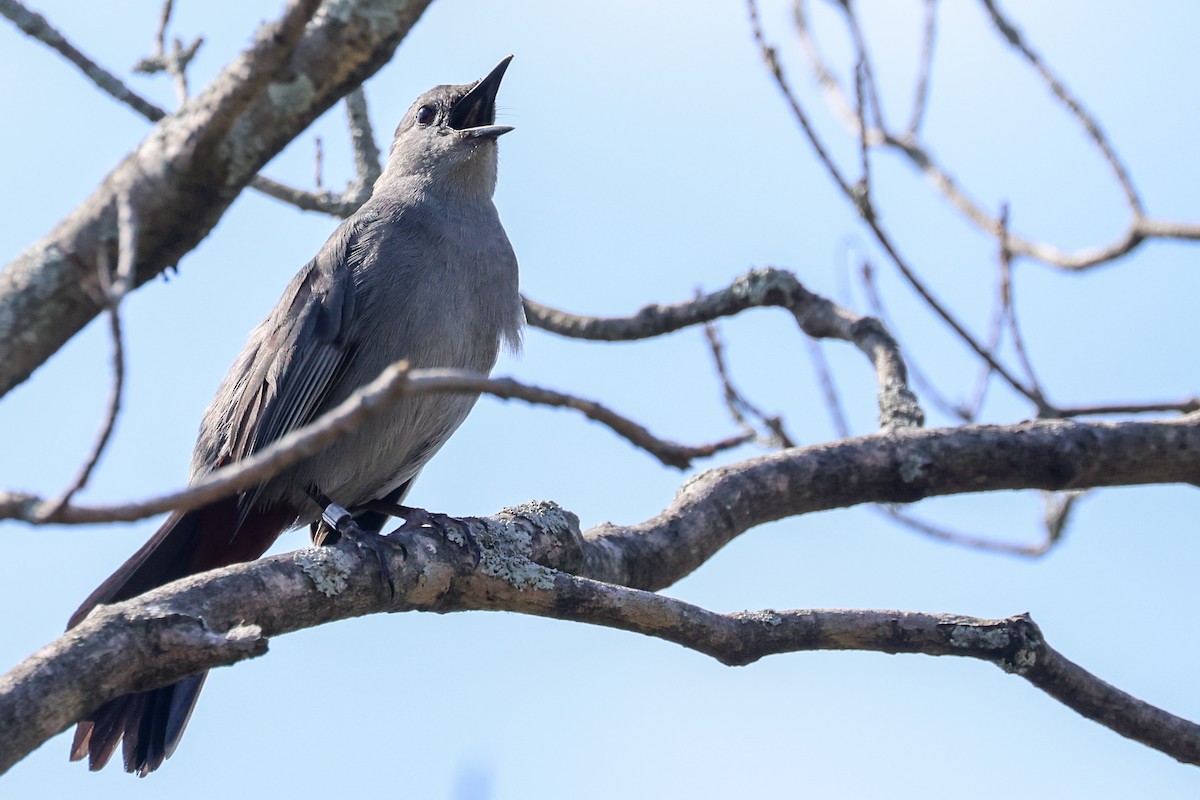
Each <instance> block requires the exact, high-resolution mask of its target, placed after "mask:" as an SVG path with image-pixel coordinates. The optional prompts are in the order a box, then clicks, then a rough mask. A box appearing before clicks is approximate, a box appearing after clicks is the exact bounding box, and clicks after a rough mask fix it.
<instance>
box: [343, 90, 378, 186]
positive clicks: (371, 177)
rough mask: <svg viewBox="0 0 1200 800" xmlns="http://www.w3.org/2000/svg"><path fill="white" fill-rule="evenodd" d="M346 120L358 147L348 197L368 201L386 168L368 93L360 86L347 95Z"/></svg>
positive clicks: (351, 136) (351, 137) (355, 149)
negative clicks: (368, 107) (370, 109)
mask: <svg viewBox="0 0 1200 800" xmlns="http://www.w3.org/2000/svg"><path fill="white" fill-rule="evenodd" d="M346 122H347V123H348V124H349V126H350V144H351V146H352V147H353V149H354V180H353V181H352V182H351V183H350V185H349V186H347V187H346V192H345V195H344V197H345V198H346V199H347V200H350V201H357V202H359V203H363V202H366V200H367V198H368V197H370V196H371V188H372V187H373V186H374V185H375V181H376V180H378V179H379V175H380V173H381V172H382V168H381V166H380V159H381V156H380V153H379V146H378V145H376V144H375V132H374V130H373V129H372V128H371V115H370V114H369V113H368V112H367V95H366V93H365V92H364V91H363V88H362V87H361V86H359V87H358V88H357V89H355V90H354V91H352V92H350V94H348V95H346Z"/></svg>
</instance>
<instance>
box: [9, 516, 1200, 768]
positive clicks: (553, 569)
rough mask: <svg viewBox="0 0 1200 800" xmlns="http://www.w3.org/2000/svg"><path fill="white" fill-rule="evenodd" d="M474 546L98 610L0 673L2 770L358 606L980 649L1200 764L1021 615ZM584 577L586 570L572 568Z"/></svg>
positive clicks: (688, 642) (325, 563)
mask: <svg viewBox="0 0 1200 800" xmlns="http://www.w3.org/2000/svg"><path fill="white" fill-rule="evenodd" d="M464 524H466V525H467V526H468V527H469V529H470V532H471V535H472V536H473V538H474V539H475V542H476V545H477V549H476V548H472V547H463V546H460V545H456V544H453V543H451V541H450V539H449V538H447V537H445V536H442V535H439V534H437V533H433V532H427V531H413V532H408V533H404V534H393V536H395V537H397V541H398V543H399V544H400V545H402V546H397V547H395V548H392V549H391V551H390V553H387V554H385V555H384V556H383V557H384V558H386V559H387V562H388V568H389V570H390V575H391V580H392V584H393V586H394V589H395V592H394V594H393V592H392V591H390V590H389V588H388V586H387V583H386V582H385V581H383V580H381V575H380V573H379V563H378V561H377V560H376V555H375V554H374V553H373V552H372V553H370V554H366V553H364V552H362V551H359V550H357V549H356V548H355V546H354V545H351V544H349V543H346V544H343V545H340V546H338V547H336V548H309V549H305V550H300V551H297V552H295V553H287V554H283V555H279V556H274V557H271V558H266V559H262V560H260V561H256V562H253V563H250V564H240V565H235V566H232V567H227V568H224V569H221V570H215V571H213V572H208V573H203V574H200V575H194V576H191V577H189V578H186V579H184V580H181V581H177V582H175V583H172V584H168V585H167V586H164V587H162V588H159V589H156V590H154V591H152V592H149V593H147V594H145V595H142V596H141V597H137V598H134V599H132V600H129V601H126V602H123V603H118V604H115V605H111V606H100V607H99V608H97V609H96V610H95V611H93V613H92V614H91V615H90V616H89V617H88V618H87V619H85V620H84V621H83V622H82V623H80V624H79V625H78V626H76V627H75V628H73V629H71V630H70V631H68V632H67V633H66V634H64V635H63V636H61V637H59V638H58V639H57V640H55V641H54V642H51V643H50V644H49V645H47V646H46V647H44V648H43V649H41V650H39V651H38V652H37V653H34V654H33V655H32V656H30V657H29V658H28V659H26V660H25V661H24V662H22V663H21V664H19V665H17V666H16V667H15V668H14V669H13V670H11V671H10V672H9V673H7V674H6V675H3V676H0V771H4V770H7V769H8V768H9V767H11V766H12V765H13V764H15V763H17V762H18V761H19V760H20V759H21V758H23V757H24V756H25V755H27V754H28V753H29V752H31V751H32V750H33V749H34V748H35V747H37V746H38V745H39V744H41V743H42V742H44V741H45V740H46V739H48V738H50V737H51V736H53V735H55V734H56V733H58V732H59V731H62V730H64V729H66V728H67V727H68V726H70V725H71V724H72V723H74V722H75V721H76V720H78V719H79V718H80V717H82V716H83V715H84V714H86V713H87V712H88V711H89V710H91V709H92V708H94V707H95V706H96V705H98V704H100V703H102V702H104V701H106V700H108V699H110V698H112V697H115V696H117V695H120V694H125V693H128V692H130V691H138V690H143V689H148V688H152V687H155V686H161V685H165V684H168V683H171V682H173V681H176V680H178V679H180V678H182V677H185V676H187V675H190V674H194V673H196V672H198V671H201V670H204V669H208V668H212V667H216V666H223V665H228V664H232V663H235V662H237V661H240V660H243V659H246V658H250V657H253V656H257V655H261V654H262V653H264V652H265V651H266V649H267V644H268V639H269V638H270V637H272V636H276V635H279V634H282V633H288V632H290V631H294V630H299V629H302V628H307V627H312V626H315V625H320V624H323V623H327V622H331V621H334V620H339V619H346V618H349V617H355V616H361V615H363V614H370V613H380V612H395V611H409V610H427V611H438V612H447V611H463V610H472V609H488V610H506V611H515V612H520V613H526V614H535V615H539V616H547V617H554V618H557V619H565V620H571V621H576V622H584V623H589V624H595V625H604V626H607V627H612V628H617V629H621V630H627V631H633V632H637V633H641V634H644V635H647V636H652V637H656V638H660V639H664V640H666V641H671V642H675V643H676V644H679V645H682V646H684V647H687V648H689V649H693V650H696V651H698V652H701V653H705V654H707V655H710V656H712V657H714V658H717V659H718V660H720V661H721V662H722V663H725V664H733V665H736V664H748V663H751V662H753V661H755V660H758V659H760V658H763V657H765V656H768V655H773V654H779V653H788V652H798V651H805V650H874V651H881V652H887V653H924V654H928V655H956V656H964V657H971V658H979V659H983V660H986V661H989V662H991V663H994V664H996V665H997V666H999V667H1001V668H1002V669H1004V670H1005V671H1007V672H1010V673H1013V674H1016V675H1018V676H1020V677H1023V678H1025V679H1026V680H1028V681H1029V682H1030V683H1032V684H1033V685H1035V686H1037V687H1038V688H1040V689H1042V690H1043V691H1045V692H1047V693H1048V694H1050V695H1051V696H1053V697H1055V698H1056V699H1058V700H1059V701H1060V702H1063V703H1064V704H1066V705H1067V706H1069V707H1071V708H1073V709H1075V710H1076V711H1078V712H1079V713H1081V714H1083V715H1085V716H1087V717H1089V718H1091V719H1093V720H1096V721H1097V722H1100V723H1101V724H1103V725H1105V726H1107V727H1109V728H1111V729H1112V730H1114V731H1116V732H1117V733H1120V734H1121V735H1123V736H1128V737H1130V738H1133V739H1136V740H1138V741H1141V742H1143V743H1145V744H1147V745H1149V746H1151V747H1155V748H1157V749H1159V750H1162V751H1163V752H1165V753H1168V754H1169V755H1171V756H1173V757H1175V758H1177V759H1179V760H1181V761H1186V762H1189V763H1200V727H1198V726H1196V725H1195V724H1194V723H1191V722H1189V721H1187V720H1184V719H1181V718H1179V717H1176V716H1174V715H1172V714H1169V713H1168V712H1165V711H1163V710H1161V709H1158V708H1155V707H1153V706H1150V705H1149V704H1146V703H1143V702H1142V701H1140V700H1137V699H1136V698H1134V697H1132V696H1130V695H1128V694H1126V693H1124V692H1121V691H1120V690H1118V689H1115V688H1114V687H1112V686H1110V685H1108V684H1107V683H1104V682H1103V681H1101V680H1100V679H1099V678H1097V677H1095V676H1093V675H1091V674H1090V673H1088V672H1087V671H1085V670H1083V669H1082V668H1080V667H1079V666H1078V665H1075V664H1073V663H1072V662H1070V661H1068V660H1067V659H1066V658H1064V657H1063V656H1061V655H1060V654H1059V653H1057V652H1056V651H1055V650H1053V649H1052V648H1051V647H1050V646H1049V645H1047V644H1046V642H1045V640H1044V638H1043V637H1042V634H1041V631H1040V630H1038V628H1037V626H1036V625H1034V624H1033V622H1032V621H1031V620H1030V619H1028V617H1025V616H1016V617H1010V618H1008V619H1003V620H988V619H979V618H975V617H966V616H958V615H950V614H923V613H916V612H904V611H850V610H830V611H812V610H809V611H773V610H763V611H758V612H741V613H733V614H719V613H715V612H712V611H709V610H706V609H703V608H699V607H697V606H694V605H691V604H689V603H685V602H683V601H681V600H676V599H673V598H669V597H664V596H662V595H657V594H652V593H650V592H646V591H641V590H638V589H633V588H629V587H625V586H619V585H613V584H610V583H603V582H600V581H597V580H594V579H592V578H591V577H589V576H588V575H589V568H588V562H587V560H586V559H581V558H580V557H579V555H580V554H579V545H580V544H581V542H582V543H584V544H585V545H586V541H585V540H584V539H582V538H581V537H580V535H579V532H578V521H577V520H576V519H575V518H574V516H573V515H571V514H570V513H569V512H566V511H564V510H563V509H561V508H559V507H557V506H555V505H553V504H551V503H531V504H527V505H525V506H522V507H519V508H515V509H508V510H506V511H504V512H501V514H499V515H497V516H496V517H492V518H488V519H471V520H466V521H464ZM572 573H577V574H572Z"/></svg>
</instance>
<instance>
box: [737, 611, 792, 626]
mask: <svg viewBox="0 0 1200 800" xmlns="http://www.w3.org/2000/svg"><path fill="white" fill-rule="evenodd" d="M731 616H733V617H735V618H737V619H741V620H746V621H748V622H757V623H759V624H760V625H766V626H768V627H771V628H773V627H775V626H776V625H781V624H782V623H783V617H782V616H780V615H779V613H778V612H776V611H774V610H772V609H770V608H764V609H762V610H761V611H739V612H737V613H735V614H732V615H731Z"/></svg>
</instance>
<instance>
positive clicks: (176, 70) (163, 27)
mask: <svg viewBox="0 0 1200 800" xmlns="http://www.w3.org/2000/svg"><path fill="white" fill-rule="evenodd" d="M173 9H174V2H173V0H164V2H163V7H162V13H161V14H160V15H159V19H158V31H157V32H156V33H155V36H154V43H155V51H154V54H153V55H150V56H147V57H145V58H142V59H139V60H138V62H137V63H136V64H134V65H133V71H134V72H140V73H142V74H144V75H155V74H157V73H159V72H166V73H167V74H168V75H170V76H171V80H172V81H173V82H174V84H175V96H176V97H177V98H178V100H179V105H181V106H182V105H183V104H184V103H186V102H187V99H188V94H189V91H188V78H187V68H188V65H189V64H191V63H192V59H193V58H195V57H196V53H197V52H199V50H200V46H201V45H203V44H204V37H203V36H198V37H196V40H195V41H193V42H192V43H191V44H190V45H188V46H187V47H184V46H183V40H181V39H180V38H179V37H175V40H174V42H173V47H172V50H171V51H170V52H169V53H168V52H167V27H168V26H169V25H170V24H171V12H172V11H173Z"/></svg>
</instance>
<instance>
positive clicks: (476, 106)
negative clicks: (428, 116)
mask: <svg viewBox="0 0 1200 800" xmlns="http://www.w3.org/2000/svg"><path fill="white" fill-rule="evenodd" d="M510 61H512V56H505V57H504V58H503V59H501V61H500V63H499V64H497V65H496V68H495V69H493V70H492V71H491V72H489V73H488V75H487V77H486V78H484V79H483V80H481V81H480V82H479V83H477V84H475V86H474V87H473V88H472V89H471V91H469V92H467V93H466V94H465V95H463V97H462V99H461V100H459V101H458V102H457V103H455V104H454V107H453V108H451V109H450V118H449V123H450V127H451V128H453V129H454V130H456V131H462V132H463V133H465V134H467V135H468V136H472V137H486V138H488V139H495V138H496V137H497V136H500V135H502V134H505V133H508V132H509V131H511V130H512V126H511V125H494V124H493V123H494V122H495V121H496V92H498V91H499V90H500V80H501V79H502V78H503V77H504V71H505V70H506V69H508V62H510Z"/></svg>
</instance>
